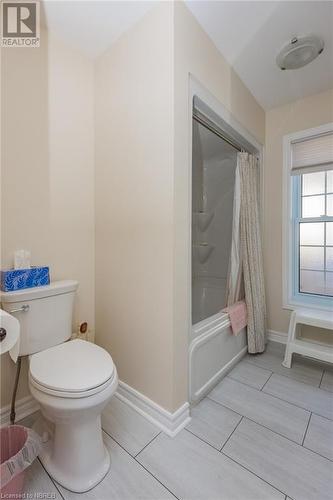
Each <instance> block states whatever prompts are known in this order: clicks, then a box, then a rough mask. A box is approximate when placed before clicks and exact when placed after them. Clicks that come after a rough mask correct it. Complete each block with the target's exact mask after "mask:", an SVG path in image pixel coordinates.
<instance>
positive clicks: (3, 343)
mask: <svg viewBox="0 0 333 500" xmlns="http://www.w3.org/2000/svg"><path fill="white" fill-rule="evenodd" d="M0 338H1V339H2V340H0V354H4V353H5V352H8V351H10V350H11V349H12V348H13V347H14V346H15V345H16V344H17V343H18V341H19V338H20V323H19V321H18V320H17V319H16V318H14V316H11V314H8V313H7V312H6V311H3V310H2V309H0Z"/></svg>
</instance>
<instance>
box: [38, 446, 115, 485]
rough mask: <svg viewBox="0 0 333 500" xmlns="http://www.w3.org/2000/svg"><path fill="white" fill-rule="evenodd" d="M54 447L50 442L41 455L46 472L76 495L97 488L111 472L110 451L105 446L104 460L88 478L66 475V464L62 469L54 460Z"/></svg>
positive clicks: (62, 465)
mask: <svg viewBox="0 0 333 500" xmlns="http://www.w3.org/2000/svg"><path fill="white" fill-rule="evenodd" d="M53 446H54V443H53V442H52V441H51V440H50V441H48V443H47V444H46V445H45V446H44V449H43V452H42V453H41V454H40V455H39V459H40V461H41V462H42V464H43V466H44V468H45V470H46V471H47V472H48V473H49V475H50V476H51V477H52V478H53V479H54V480H55V481H56V482H57V483H58V484H60V485H61V486H63V487H64V488H66V489H67V490H69V491H72V492H74V493H85V492H87V491H89V490H91V489H92V488H94V487H95V486H97V485H98V484H99V483H100V482H101V481H102V480H103V479H104V477H105V476H106V474H107V473H108V472H109V470H110V466H111V459H110V454H109V452H108V450H107V449H106V447H105V445H104V444H103V451H102V453H103V455H104V457H103V460H102V461H99V463H98V466H97V467H96V464H93V465H94V469H95V470H94V472H93V473H92V471H91V472H90V474H89V477H88V478H83V477H82V476H81V477H74V476H73V475H72V474H71V473H70V472H69V473H65V468H64V464H61V465H60V467H59V465H58V464H57V462H56V461H54V460H53Z"/></svg>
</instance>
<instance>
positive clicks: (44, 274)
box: [0, 267, 50, 292]
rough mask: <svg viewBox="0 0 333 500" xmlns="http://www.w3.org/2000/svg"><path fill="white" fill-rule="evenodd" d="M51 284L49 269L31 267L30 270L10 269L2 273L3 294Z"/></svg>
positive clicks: (0, 276) (0, 281)
mask: <svg viewBox="0 0 333 500" xmlns="http://www.w3.org/2000/svg"><path fill="white" fill-rule="evenodd" d="M49 284H50V272H49V268H48V267H31V268H30V269H9V270H8V271H1V272H0V287H1V291H2V292H14V291H15V290H22V289H24V288H32V287H35V286H45V285H49Z"/></svg>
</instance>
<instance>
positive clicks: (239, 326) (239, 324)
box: [223, 300, 247, 335]
mask: <svg viewBox="0 0 333 500" xmlns="http://www.w3.org/2000/svg"><path fill="white" fill-rule="evenodd" d="M223 312H226V313H228V314H229V319H230V323H231V329H232V333H233V334H234V335H238V333H239V332H240V331H241V330H243V328H245V327H246V325H247V309H246V304H245V302H244V301H243V300H241V301H239V302H236V303H235V304H233V305H232V306H229V307H226V308H225V309H223Z"/></svg>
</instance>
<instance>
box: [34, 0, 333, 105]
mask: <svg viewBox="0 0 333 500" xmlns="http://www.w3.org/2000/svg"><path fill="white" fill-rule="evenodd" d="M178 1H179V0H178ZM155 3H156V1H154V0H153V1H143V0H136V1H135V0H134V1H124V0H120V1H113V0H86V1H84V0H64V1H63V0H44V1H43V2H42V20H43V21H44V23H45V24H46V26H47V27H48V29H49V30H50V31H54V32H56V34H57V35H58V36H60V37H62V38H64V39H65V40H66V41H67V42H68V43H71V45H73V46H74V47H77V48H78V49H80V50H82V51H83V52H85V53H86V54H87V55H88V56H90V57H91V58H95V57H97V56H99V55H100V54H101V53H102V52H104V50H106V49H107V48H108V47H109V46H110V45H111V44H112V43H113V42H114V41H115V40H116V39H117V38H119V36H120V35H121V34H122V33H124V32H125V31H127V30H128V29H130V28H131V26H133V25H134V24H135V23H136V22H138V21H139V20H140V19H141V18H142V17H143V16H144V15H145V14H146V13H147V12H148V11H149V10H150V9H151V8H152V7H153V5H154V4H155ZM186 4H187V6H188V7H189V9H190V11H191V12H192V13H193V15H194V16H195V17H196V18H197V20H198V22H199V23H200V24H201V26H202V27H203V29H204V30H205V31H206V33H207V34H208V35H209V36H210V38H211V39H212V40H213V42H214V43H215V45H216V46H217V48H218V49H219V50H220V52H221V53H222V54H223V55H224V57H225V58H226V59H227V61H228V62H229V64H230V65H231V66H233V68H234V69H235V71H236V72H237V73H238V75H239V76H240V78H241V79H242V80H243V82H244V83H245V85H246V86H247V87H248V88H249V90H250V91H251V92H252V94H253V95H254V97H255V98H256V99H257V101H258V102H259V103H260V104H261V105H262V107H263V108H264V109H270V108H272V107H275V106H279V105H282V104H285V103H288V102H291V101H294V100H296V99H299V98H302V97H305V96H307V95H311V94H316V93H318V92H322V91H324V90H327V89H329V88H332V87H333V29H332V26H333V1H320V0H317V1H300V0H296V1H269V0H268V1H251V0H249V1H238V0H234V1H223V0H213V1H211V0H186ZM309 33H314V34H316V35H319V36H321V37H322V38H323V39H324V42H325V49H324V52H323V53H322V54H321V55H320V56H319V57H318V58H317V59H315V60H314V61H313V62H312V63H311V64H309V65H308V66H306V67H304V68H301V69H298V70H294V71H281V70H280V69H279V68H278V67H277V65H276V63H275V58H276V55H277V52H278V51H279V49H280V48H281V47H282V46H283V45H284V44H285V43H286V42H288V41H290V39H291V38H292V37H293V36H295V35H302V34H309Z"/></svg>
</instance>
